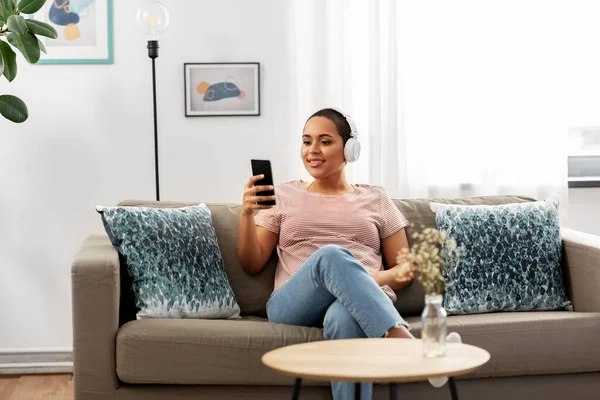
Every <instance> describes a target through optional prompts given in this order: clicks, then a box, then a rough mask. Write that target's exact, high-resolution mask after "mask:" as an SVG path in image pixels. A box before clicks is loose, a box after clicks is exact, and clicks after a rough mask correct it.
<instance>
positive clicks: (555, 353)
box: [407, 311, 600, 378]
mask: <svg viewBox="0 0 600 400" xmlns="http://www.w3.org/2000/svg"><path fill="white" fill-rule="evenodd" d="M407 321H408V322H409V323H410V324H411V325H412V326H413V328H414V331H416V332H417V333H419V331H420V324H419V322H418V318H414V317H411V318H407ZM452 331H456V332H458V333H460V335H461V336H462V339H463V342H464V343H467V344H472V345H475V346H478V347H481V348H484V349H486V350H487V351H488V352H489V353H490V355H491V359H490V361H489V362H488V363H487V364H485V365H483V366H482V367H481V368H479V369H478V370H476V371H475V372H473V373H471V374H470V375H467V376H466V377H470V378H488V377H502V376H520V375H543V374H566V373H576V372H591V371H600V346H596V345H590V343H596V342H597V341H598V338H600V313H581V312H571V311H536V312H505V313H491V314H476V315H457V316H451V317H448V332H452Z"/></svg>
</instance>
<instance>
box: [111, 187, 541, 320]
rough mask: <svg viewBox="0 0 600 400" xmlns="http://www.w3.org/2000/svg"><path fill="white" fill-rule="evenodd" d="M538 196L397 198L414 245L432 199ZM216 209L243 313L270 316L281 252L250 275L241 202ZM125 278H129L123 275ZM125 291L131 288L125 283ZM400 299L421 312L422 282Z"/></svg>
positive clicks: (405, 309) (430, 221)
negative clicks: (243, 251) (240, 254)
mask: <svg viewBox="0 0 600 400" xmlns="http://www.w3.org/2000/svg"><path fill="white" fill-rule="evenodd" d="M534 200H535V199H532V198H529V197H522V196H482V197H471V198H461V199H407V200H394V204H396V206H397V207H398V209H399V210H400V212H401V213H402V214H403V215H404V216H405V217H406V218H407V219H408V221H409V222H410V223H411V224H414V227H413V226H408V227H406V234H407V236H408V243H409V245H412V241H413V239H412V233H413V232H414V230H415V229H420V227H421V226H422V225H423V226H425V227H431V228H435V227H436V223H435V215H434V213H433V212H432V211H431V209H430V207H429V203H430V202H432V201H434V202H436V203H445V204H466V205H473V204H488V205H496V204H508V203H522V202H526V201H534ZM194 204H198V202H194V203H187V202H186V203H177V202H165V201H161V202H156V201H150V202H148V201H139V200H127V201H123V202H121V203H119V205H121V206H144V207H185V206H189V205H194ZM206 205H207V206H208V207H209V208H210V211H211V213H212V219H213V225H214V227H215V232H216V234H217V241H218V242H219V247H220V249H221V252H222V255H223V261H224V263H225V272H226V273H227V276H228V278H229V282H230V283H231V287H232V289H233V292H234V293H235V296H236V300H237V302H238V304H239V306H240V309H241V314H242V315H255V316H260V317H265V316H266V303H267V300H268V299H269V296H270V295H271V292H272V291H273V283H274V278H275V268H276V266H277V252H273V255H272V256H271V259H270V260H269V262H268V264H267V266H266V267H265V268H264V269H263V270H262V271H261V272H260V273H258V274H255V275H248V274H247V273H246V272H245V271H244V270H243V269H242V266H241V265H240V263H239V261H238V259H237V241H238V232H239V227H240V213H241V206H240V205H237V204H224V203H220V204H211V203H207V204H206ZM121 282H126V280H124V279H122V280H121ZM122 289H123V290H122V293H123V292H125V293H126V292H128V288H126V287H123V288H122ZM396 293H397V295H398V301H397V302H396V308H397V309H398V311H400V313H401V314H402V315H403V316H414V315H419V314H420V313H421V311H422V310H423V300H424V293H423V290H422V289H421V286H420V285H419V283H418V282H416V281H415V283H413V284H412V285H411V286H410V287H408V288H406V289H403V290H400V291H398V292H396Z"/></svg>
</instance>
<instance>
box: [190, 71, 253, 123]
mask: <svg viewBox="0 0 600 400" xmlns="http://www.w3.org/2000/svg"><path fill="white" fill-rule="evenodd" d="M183 70H184V71H183V75H184V90H185V116H186V117H214V116H244V115H260V64H259V63H257V62H242V63H185V64H183Z"/></svg>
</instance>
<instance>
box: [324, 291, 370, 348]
mask: <svg viewBox="0 0 600 400" xmlns="http://www.w3.org/2000/svg"><path fill="white" fill-rule="evenodd" d="M323 334H324V336H325V338H326V339H352V338H363V337H367V335H366V334H365V332H364V331H363V330H362V328H361V327H360V325H359V324H358V322H357V321H356V319H354V317H353V316H352V314H350V312H349V311H348V309H347V308H346V307H344V305H343V304H342V303H341V302H340V301H339V300H337V301H334V302H333V303H332V304H331V306H329V308H328V309H327V312H326V313H325V318H324V320H323Z"/></svg>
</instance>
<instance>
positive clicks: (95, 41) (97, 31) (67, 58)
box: [33, 0, 113, 64]
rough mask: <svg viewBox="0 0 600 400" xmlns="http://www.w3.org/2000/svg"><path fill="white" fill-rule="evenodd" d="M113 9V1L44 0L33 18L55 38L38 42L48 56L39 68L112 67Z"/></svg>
mask: <svg viewBox="0 0 600 400" xmlns="http://www.w3.org/2000/svg"><path fill="white" fill-rule="evenodd" d="M112 8H113V0H47V1H46V3H45V4H44V6H43V7H42V8H41V9H40V11H38V12H37V13H35V14H34V15H33V18H34V19H36V20H38V21H42V22H45V23H47V24H50V25H52V26H53V27H54V29H56V31H57V32H58V38H57V39H48V38H40V39H41V40H42V43H43V44H44V46H45V48H46V51H47V54H44V53H42V55H41V57H40V61H39V62H38V64H112V62H113V26H112Z"/></svg>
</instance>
